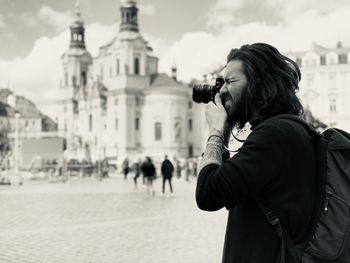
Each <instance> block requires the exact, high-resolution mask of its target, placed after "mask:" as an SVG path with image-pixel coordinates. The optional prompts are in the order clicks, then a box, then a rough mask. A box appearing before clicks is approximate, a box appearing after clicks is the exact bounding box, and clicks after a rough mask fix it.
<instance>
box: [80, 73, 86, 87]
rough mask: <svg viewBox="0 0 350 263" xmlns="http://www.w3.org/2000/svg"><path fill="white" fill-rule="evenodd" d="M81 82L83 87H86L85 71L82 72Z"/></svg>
mask: <svg viewBox="0 0 350 263" xmlns="http://www.w3.org/2000/svg"><path fill="white" fill-rule="evenodd" d="M81 81H82V83H83V86H86V83H87V81H86V72H85V71H83V72H81Z"/></svg>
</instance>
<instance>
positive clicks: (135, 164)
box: [133, 160, 141, 189]
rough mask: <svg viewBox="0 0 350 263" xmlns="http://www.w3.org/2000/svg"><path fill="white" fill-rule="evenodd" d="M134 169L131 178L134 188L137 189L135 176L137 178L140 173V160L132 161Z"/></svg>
mask: <svg viewBox="0 0 350 263" xmlns="http://www.w3.org/2000/svg"><path fill="white" fill-rule="evenodd" d="M134 171H135V176H134V178H133V179H134V184H135V189H137V178H139V176H140V173H141V165H140V160H139V161H137V162H135V163H134Z"/></svg>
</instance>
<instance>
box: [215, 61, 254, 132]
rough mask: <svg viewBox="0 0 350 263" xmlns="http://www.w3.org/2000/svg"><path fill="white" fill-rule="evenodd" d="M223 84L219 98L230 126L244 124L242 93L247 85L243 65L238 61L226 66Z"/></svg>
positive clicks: (244, 112)
mask: <svg viewBox="0 0 350 263" xmlns="http://www.w3.org/2000/svg"><path fill="white" fill-rule="evenodd" d="M224 80H225V84H224V85H223V86H222V87H221V89H220V96H221V98H222V103H223V105H224V107H225V110H226V112H227V116H228V122H229V124H231V125H237V124H239V125H240V124H242V123H245V122H246V121H247V120H246V119H247V116H246V110H245V103H244V98H242V92H243V90H244V89H245V88H246V86H247V84H248V80H247V77H246V75H245V74H244V73H243V64H242V62H241V61H240V60H232V61H230V62H229V63H228V64H227V65H226V70H225V73H224Z"/></svg>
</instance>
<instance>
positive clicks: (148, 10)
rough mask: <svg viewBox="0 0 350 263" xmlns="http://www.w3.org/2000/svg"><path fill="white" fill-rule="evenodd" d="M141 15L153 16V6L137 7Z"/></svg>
mask: <svg viewBox="0 0 350 263" xmlns="http://www.w3.org/2000/svg"><path fill="white" fill-rule="evenodd" d="M138 8H139V10H140V13H141V14H142V15H148V16H155V14H156V9H155V7H154V6H153V5H138Z"/></svg>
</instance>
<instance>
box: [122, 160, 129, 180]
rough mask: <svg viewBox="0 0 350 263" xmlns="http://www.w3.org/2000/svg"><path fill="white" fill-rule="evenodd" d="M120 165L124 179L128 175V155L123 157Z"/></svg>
mask: <svg viewBox="0 0 350 263" xmlns="http://www.w3.org/2000/svg"><path fill="white" fill-rule="evenodd" d="M122 167H123V174H124V179H125V180H126V179H127V177H128V173H129V170H130V167H129V159H128V157H126V158H125V159H124V161H123V164H122Z"/></svg>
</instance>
